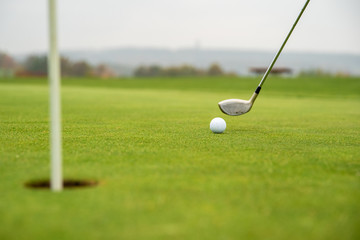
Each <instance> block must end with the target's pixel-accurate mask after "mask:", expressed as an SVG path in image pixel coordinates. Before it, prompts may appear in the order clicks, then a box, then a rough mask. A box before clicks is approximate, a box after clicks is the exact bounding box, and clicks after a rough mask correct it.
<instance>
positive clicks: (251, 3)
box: [0, 0, 360, 54]
mask: <svg viewBox="0 0 360 240" xmlns="http://www.w3.org/2000/svg"><path fill="white" fill-rule="evenodd" d="M304 3H305V0H271V1H269V0H246V1H245V0H177V1H175V0H58V13H59V16H58V17H59V23H58V25H59V47H60V49H61V50H79V49H107V48H114V47H129V46H131V47H161V48H171V49H178V48H189V47H194V46H200V47H202V48H227V49H229V48H230V49H232V48H236V49H248V50H269V51H275V50H277V49H278V48H279V46H280V44H281V43H282V41H283V39H284V37H285V36H286V34H287V32H288V30H289V29H290V27H291V25H292V24H293V21H294V20H295V18H296V17H297V15H298V13H299V11H300V9H301V8H302V6H303V4H304ZM47 17H48V15H47V1H46V0H0V51H1V50H2V51H6V52H8V53H10V54H23V53H31V52H39V51H42V52H43V51H46V50H47V47H48V42H47ZM286 50H288V51H307V52H337V53H355V54H360V0H311V2H310V4H309V6H308V8H307V10H306V12H305V13H304V15H303V18H302V19H301V21H300V22H299V25H298V27H297V29H295V31H294V34H293V36H292V38H291V39H290V40H289V42H288V45H287V47H286Z"/></svg>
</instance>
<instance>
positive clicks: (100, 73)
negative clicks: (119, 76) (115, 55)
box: [94, 64, 115, 78]
mask: <svg viewBox="0 0 360 240" xmlns="http://www.w3.org/2000/svg"><path fill="white" fill-rule="evenodd" d="M94 75H95V76H97V77H100V78H109V77H115V73H114V72H113V71H112V70H111V69H110V68H109V67H108V66H106V65H105V64H100V65H98V66H96V67H95V69H94Z"/></svg>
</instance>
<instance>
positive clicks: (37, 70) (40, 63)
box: [23, 56, 47, 75]
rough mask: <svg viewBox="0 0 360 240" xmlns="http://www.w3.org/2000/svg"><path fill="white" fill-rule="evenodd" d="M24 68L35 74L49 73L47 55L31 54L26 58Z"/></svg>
mask: <svg viewBox="0 0 360 240" xmlns="http://www.w3.org/2000/svg"><path fill="white" fill-rule="evenodd" d="M23 66H24V70H25V71H26V72H28V73H30V74H34V75H46V74H47V57H46V56H29V57H28V58H26V60H25V62H24V64H23Z"/></svg>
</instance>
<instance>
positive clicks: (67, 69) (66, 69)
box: [60, 57, 73, 76]
mask: <svg viewBox="0 0 360 240" xmlns="http://www.w3.org/2000/svg"><path fill="white" fill-rule="evenodd" d="M60 69H61V75H62V76H71V74H72V69H73V63H72V62H71V61H70V60H69V59H68V58H65V57H61V58H60Z"/></svg>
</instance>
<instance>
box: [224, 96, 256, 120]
mask: <svg viewBox="0 0 360 240" xmlns="http://www.w3.org/2000/svg"><path fill="white" fill-rule="evenodd" d="M218 104H219V108H220V110H221V111H222V112H223V113H225V114H227V115H230V116H239V115H242V114H245V113H247V112H249V111H250V109H251V107H252V105H253V103H252V102H251V101H250V100H242V99H227V100H224V101H221V102H219V103H218Z"/></svg>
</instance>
